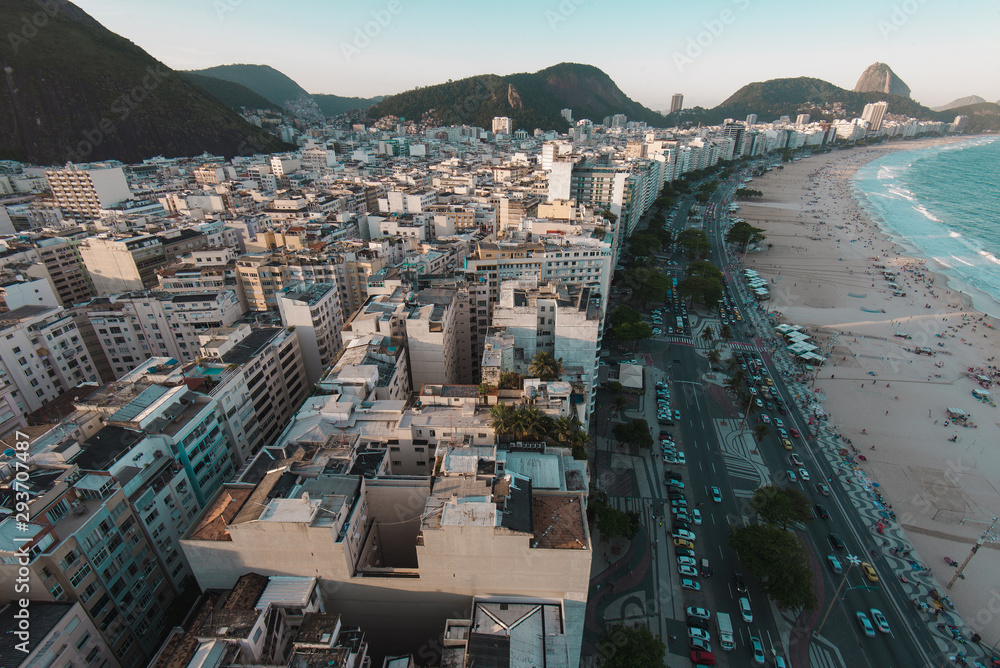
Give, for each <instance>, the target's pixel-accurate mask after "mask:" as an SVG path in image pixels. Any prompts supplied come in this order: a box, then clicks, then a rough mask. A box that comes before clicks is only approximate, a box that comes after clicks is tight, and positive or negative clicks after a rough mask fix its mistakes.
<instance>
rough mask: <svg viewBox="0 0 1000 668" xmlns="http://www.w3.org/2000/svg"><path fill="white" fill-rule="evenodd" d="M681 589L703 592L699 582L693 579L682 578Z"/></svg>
mask: <svg viewBox="0 0 1000 668" xmlns="http://www.w3.org/2000/svg"><path fill="white" fill-rule="evenodd" d="M681 589H690V590H691V591H701V585H700V584H699V583H698V581H697V580H692V579H691V578H681Z"/></svg>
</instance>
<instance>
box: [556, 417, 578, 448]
mask: <svg viewBox="0 0 1000 668" xmlns="http://www.w3.org/2000/svg"><path fill="white" fill-rule="evenodd" d="M579 431H580V421H579V420H578V419H577V418H576V416H575V415H574V416H573V417H561V418H559V419H558V420H556V421H555V422H554V423H553V425H552V435H553V436H555V438H556V440H557V441H559V442H560V443H568V442H570V441H572V440H573V438H574V437H575V436H576V434H577V433H579Z"/></svg>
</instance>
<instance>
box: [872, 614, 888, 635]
mask: <svg viewBox="0 0 1000 668" xmlns="http://www.w3.org/2000/svg"><path fill="white" fill-rule="evenodd" d="M871 614H872V621H873V622H875V628H877V629H878V630H879V631H881V632H882V633H892V631H890V630H889V622H888V621H886V618H885V615H883V614H882V611H881V610H879V609H878V608H872V609H871Z"/></svg>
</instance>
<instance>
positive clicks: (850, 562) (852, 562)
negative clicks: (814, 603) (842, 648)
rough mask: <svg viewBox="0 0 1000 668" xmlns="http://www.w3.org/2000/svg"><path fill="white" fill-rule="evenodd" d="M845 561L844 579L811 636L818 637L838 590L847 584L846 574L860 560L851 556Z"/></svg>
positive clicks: (837, 595)
mask: <svg viewBox="0 0 1000 668" xmlns="http://www.w3.org/2000/svg"><path fill="white" fill-rule="evenodd" d="M845 561H847V569H846V570H845V571H844V579H843V580H841V581H840V584H839V585H838V586H837V591H835V592H834V593H833V598H832V599H831V600H830V605H829V607H828V608H827V609H826V614H824V615H823V621H821V622H820V623H819V626H817V627H816V630H815V631H813V635H818V634H819V632H820V631H822V630H823V625H824V624H826V618H827V617H829V616H830V611H831V610H833V604H834V603H836V602H837V599H839V598H840V590H841V589H843V587H844V584H845V583H846V582H847V575H848V573H850V572H851V568H852V567H854V566H857V565H859V564H860V563H861V559H859V558H858V557H855V556H854V555H853V554H849V555H847V559H846V560H845ZM852 589H853V587H852ZM848 591H850V590H848ZM845 594H846V592H845Z"/></svg>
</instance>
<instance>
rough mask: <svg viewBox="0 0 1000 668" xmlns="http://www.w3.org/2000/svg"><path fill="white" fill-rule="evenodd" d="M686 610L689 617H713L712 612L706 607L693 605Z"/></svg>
mask: <svg viewBox="0 0 1000 668" xmlns="http://www.w3.org/2000/svg"><path fill="white" fill-rule="evenodd" d="M684 612H685V613H687V616H688V617H695V618H696V619H711V618H712V613H711V612H709V611H708V610H707V609H705V608H696V607H694V606H691V607H689V608H687V609H686V610H685V611H684Z"/></svg>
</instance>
